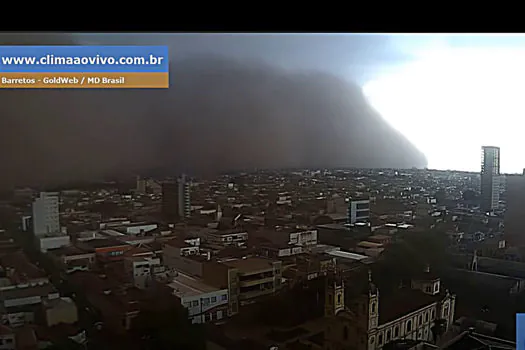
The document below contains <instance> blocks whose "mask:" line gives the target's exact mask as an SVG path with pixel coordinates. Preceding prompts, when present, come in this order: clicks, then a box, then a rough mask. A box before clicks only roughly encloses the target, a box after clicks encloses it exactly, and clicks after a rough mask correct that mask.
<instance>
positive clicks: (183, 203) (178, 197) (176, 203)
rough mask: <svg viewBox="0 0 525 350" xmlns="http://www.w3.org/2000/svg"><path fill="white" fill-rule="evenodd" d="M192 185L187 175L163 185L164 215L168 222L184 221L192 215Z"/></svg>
mask: <svg viewBox="0 0 525 350" xmlns="http://www.w3.org/2000/svg"><path fill="white" fill-rule="evenodd" d="M190 185H191V184H190V183H189V182H188V181H187V179H186V176H185V175H182V176H181V177H180V178H179V179H177V180H176V181H173V180H172V181H165V182H163V183H162V213H163V215H164V217H165V219H166V220H175V219H183V218H188V217H189V216H190V215H191V198H190Z"/></svg>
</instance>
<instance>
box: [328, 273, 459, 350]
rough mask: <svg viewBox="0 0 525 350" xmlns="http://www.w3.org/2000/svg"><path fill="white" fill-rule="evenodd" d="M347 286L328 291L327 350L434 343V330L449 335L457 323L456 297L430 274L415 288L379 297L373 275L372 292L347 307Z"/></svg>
mask: <svg viewBox="0 0 525 350" xmlns="http://www.w3.org/2000/svg"><path fill="white" fill-rule="evenodd" d="M344 299H345V297H344V284H343V282H342V281H341V280H338V279H332V280H331V281H330V282H329V285H328V286H327V292H326V300H325V302H326V304H325V314H326V316H327V317H330V318H331V319H332V321H331V322H330V325H329V326H328V327H327V329H326V332H325V335H326V340H325V349H326V350H340V349H347V348H354V349H357V350H365V349H366V350H376V349H378V350H379V349H382V348H383V346H384V345H385V344H387V343H389V342H391V341H394V340H400V339H412V340H423V341H427V342H435V341H436V340H437V339H436V335H435V334H434V330H436V329H437V328H441V330H442V331H443V332H444V331H446V330H447V329H448V328H449V327H450V326H451V325H452V322H453V320H454V310H455V301H456V298H455V295H451V294H450V293H449V292H448V291H442V290H441V283H440V279H439V278H438V277H436V276H434V275H433V274H432V273H431V272H430V270H429V269H427V270H426V271H425V273H423V274H422V276H419V277H418V278H416V279H414V280H413V281H412V284H411V286H410V288H402V289H400V290H399V291H398V292H397V293H394V294H393V295H389V296H386V297H382V298H380V297H379V289H378V288H377V287H376V286H375V285H374V284H373V283H372V277H371V274H369V283H368V287H367V289H366V290H365V291H363V293H362V294H361V295H360V296H359V297H357V298H356V299H354V300H350V301H349V302H348V303H347V304H348V305H345V300H344Z"/></svg>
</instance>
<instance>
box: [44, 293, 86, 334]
mask: <svg viewBox="0 0 525 350" xmlns="http://www.w3.org/2000/svg"><path fill="white" fill-rule="evenodd" d="M42 307H43V313H44V316H45V319H46V325H47V326H48V327H52V326H55V325H58V324H73V323H75V322H77V321H78V310H77V305H76V304H75V302H74V301H73V299H71V298H67V297H63V298H57V299H52V300H44V301H43V302H42Z"/></svg>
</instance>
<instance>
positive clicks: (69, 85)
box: [0, 72, 170, 89]
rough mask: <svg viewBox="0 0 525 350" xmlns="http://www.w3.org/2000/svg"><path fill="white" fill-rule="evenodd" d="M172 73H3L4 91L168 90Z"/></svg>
mask: <svg viewBox="0 0 525 350" xmlns="http://www.w3.org/2000/svg"><path fill="white" fill-rule="evenodd" d="M169 86H170V83H169V73H4V72H0V88H3V89H167V88H169Z"/></svg>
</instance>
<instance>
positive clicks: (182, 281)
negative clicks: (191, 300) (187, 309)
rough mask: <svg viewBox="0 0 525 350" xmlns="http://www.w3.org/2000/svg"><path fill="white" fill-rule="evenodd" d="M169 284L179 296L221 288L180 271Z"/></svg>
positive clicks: (188, 295)
mask: <svg viewBox="0 0 525 350" xmlns="http://www.w3.org/2000/svg"><path fill="white" fill-rule="evenodd" d="M168 286H169V287H170V288H172V289H173V291H174V294H175V295H176V296H178V297H179V298H182V297H190V296H195V295H200V294H204V293H209V292H214V291H217V290H219V288H215V287H212V286H210V285H207V284H206V283H204V282H203V281H201V280H199V279H197V278H193V277H190V276H188V275H184V274H182V273H179V274H178V275H177V276H176V277H175V278H174V279H173V281H172V282H171V283H169V284H168Z"/></svg>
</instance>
